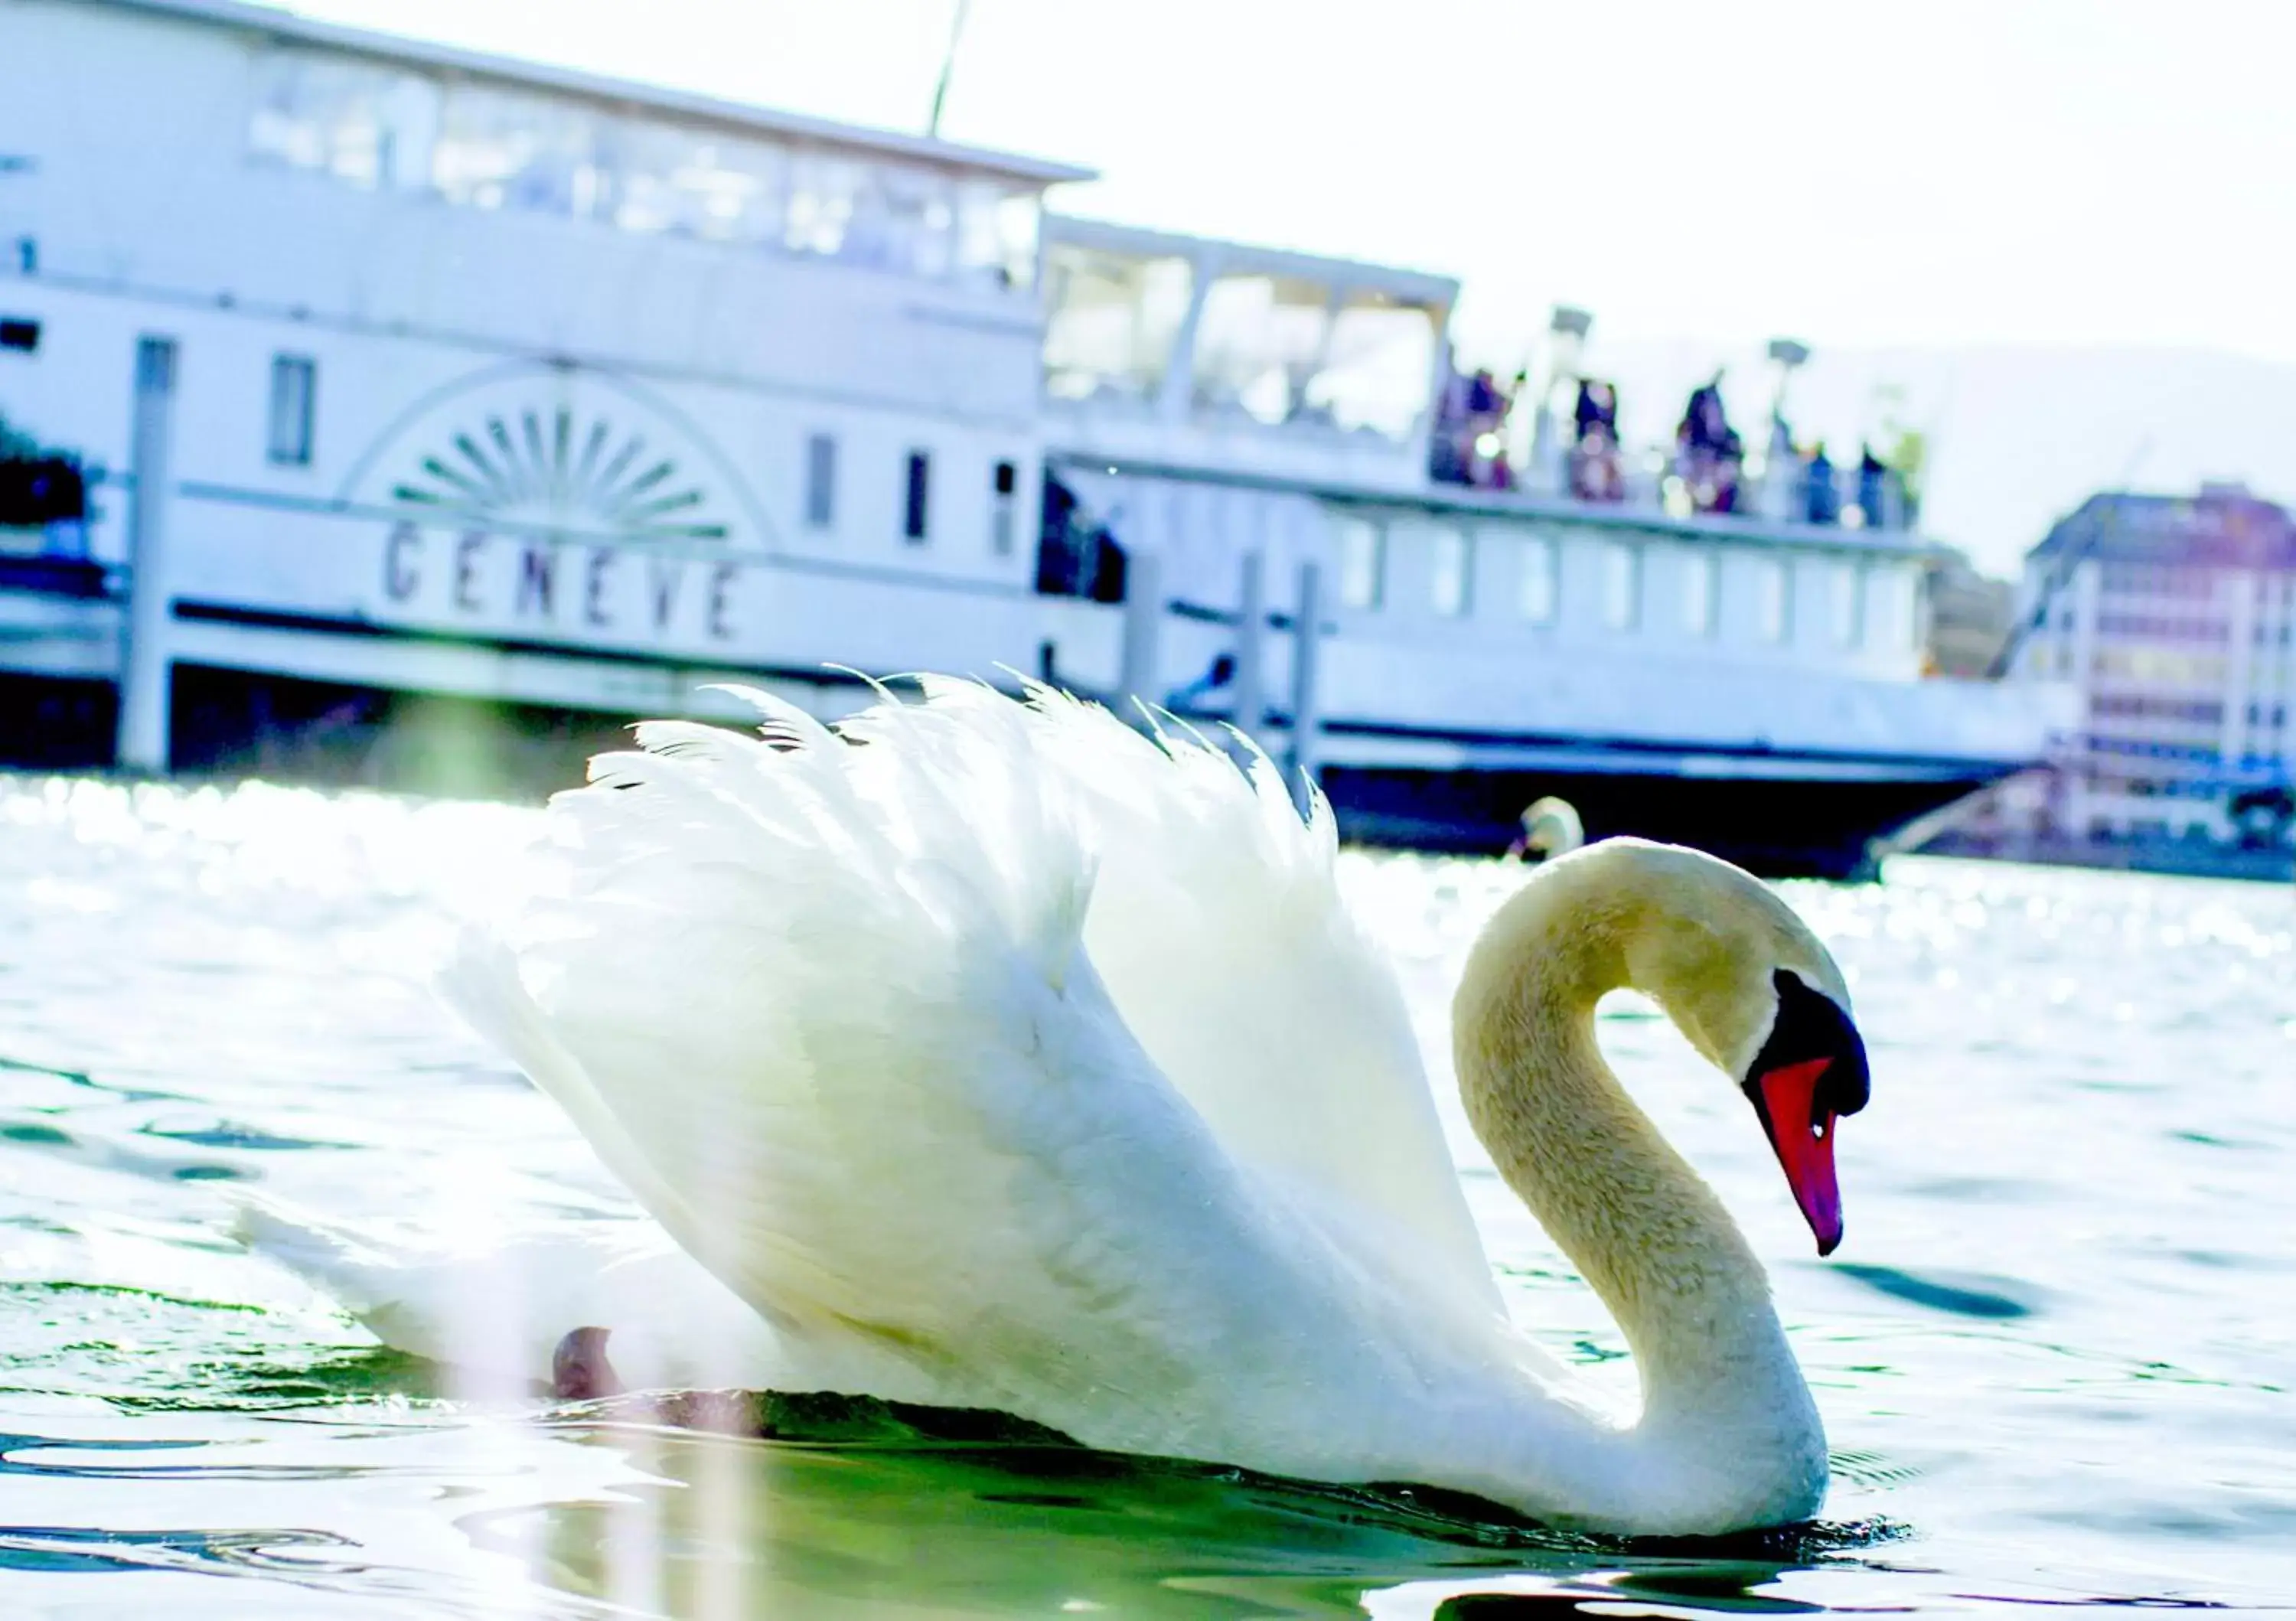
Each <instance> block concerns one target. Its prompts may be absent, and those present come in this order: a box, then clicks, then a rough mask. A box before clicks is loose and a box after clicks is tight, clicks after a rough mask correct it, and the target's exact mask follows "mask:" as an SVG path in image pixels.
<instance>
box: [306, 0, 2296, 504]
mask: <svg viewBox="0 0 2296 1621" xmlns="http://www.w3.org/2000/svg"><path fill="white" fill-rule="evenodd" d="M954 7H955V0H645V3H644V4H643V5H638V4H628V0H622V3H620V4H610V3H608V0H302V4H300V5H299V9H300V10H303V11H305V12H307V13H309V14H312V15H316V16H322V17H325V18H329V19H332V20H339V21H344V22H349V23H354V24H357V25H360V26H364V27H371V28H376V29H389V30H393V31H397V32H402V33H414V34H420V35H423V36H427V37H433V38H438V39H442V40H447V41H450V42H452V43H455V44H458V45H466V46H470V47H473V48H476V49H480V50H487V51H493V52H499V53H507V54H512V55H518V56H524V57H529V58H538V59H545V60H551V61H559V62H562V63H565V64H569V65H571V66H576V67H580V68H584V69H588V70H594V71H600V72H607V73H614V74H619V75H623V76H627V77H631V78H642V79H650V80H654V81H658V82H661V83H665V84H671V85H676V86H682V87H685V88H689V89H694V90H700V91H705V92H708V93H710V94H717V95H722V96H728V97H734V98H737V99H742V100H749V101H754V102H764V103H767V104H769V105H775V106H779V107H784V108H790V109H793V110H797V111H806V112H812V113H817V114H821V115H824V116H828V117H832V118H837V119H847V120H850V121H853V122H857V123H865V124H873V125H881V126H886V127H899V128H906V129H915V128H919V127H922V124H923V121H924V118H925V114H926V110H927V108H928V107H929V105H930V103H931V94H932V86H933V80H934V77H935V75H936V73H937V72H938V70H939V61H940V54H941V51H942V48H943V45H944V43H945V41H946V40H947V36H948V29H949V24H950V20H951V16H952V13H953V11H954ZM2291 61H2296V4H2291V3H2290V0H1892V3H1890V4H1882V3H1881V0H1853V3H1852V4H1841V3H1840V0H1759V3H1758V4H1740V5H1733V4H1728V3H1727V0H1705V3H1703V4H1695V3H1682V0H1576V3H1575V4H1554V3H1552V0H1416V3H1415V4H1412V5H1410V6H1407V7H1406V6H1404V5H1400V4H1393V3H1392V0H1386V3H1381V4H1373V3H1372V0H1155V3H1154V4H1146V3H1144V0H1123V3H1119V0H972V15H971V20H970V23H969V25H968V28H967V29H966V32H965V36H964V44H963V46H962V48H961V51H960V53H959V56H958V60H957V67H956V74H955V80H954V83H953V86H952V88H951V90H950V93H949V97H948V103H947V111H946V114H945V116H944V119H943V124H942V133H943V134H944V135H947V136H949V137H950V138H952V139H955V140H960V141H966V142H971V143H978V144H981V145H987V146H996V147H1004V148H1009V149H1013V150H1017V151H1028V152H1034V153H1038V154H1042V155H1045V156H1048V157H1054V158H1058V159H1062V160H1071V161H1075V162H1078V163H1083V164H1087V165H1089V166H1091V167H1094V168H1098V169H1099V170H1101V171H1102V172H1103V175H1104V176H1105V178H1104V179H1103V180H1102V181H1100V182H1098V183H1096V184H1094V185H1091V186H1089V187H1083V188H1074V189H1070V190H1069V191H1067V192H1063V193H1062V194H1060V196H1059V206H1061V207H1062V208H1064V209H1069V210H1070V211H1073V212H1078V213H1089V214H1099V215H1105V216H1109V217H1115V218H1120V219H1126V220H1129V221H1133V222H1136V223H1139V224H1144V225H1160V226H1166V227H1169V228H1174V229H1178V230H1185V231H1191V232H1194V233H1201V234H1208V235H1233V236H1242V237H1246V238H1249V239H1251V240H1254V241H1259V242H1270V243H1275V244H1278V245H1282V246H1288V247H1296V248H1303V249H1307V250H1313V251H1319V252H1327V253H1337V254H1344V255H1349V256H1352V257H1358V258H1372V259H1380V260H1388V261H1393V262H1398V263H1403V264H1408V265H1412V266H1418V267H1423V268H1426V269H1431V270H1438V271H1442V272H1445V273H1447V274H1455V275H1458V276H1460V277H1461V278H1462V279H1464V281H1465V282H1466V283H1467V294H1466V298H1465V300H1464V303H1463V306H1462V308H1461V312H1460V317H1459V323H1458V329H1459V332H1460V334H1461V337H1462V340H1463V345H1464V348H1465V349H1466V351H1467V353H1468V354H1469V355H1470V356H1473V357H1482V358H1488V359H1490V360H1493V361H1496V362H1498V363H1500V364H1505V365H1507V366H1509V367H1511V366H1512V364H1514V362H1515V361H1516V360H1518V359H1519V358H1520V357H1521V348H1522V345H1523V343H1524V341H1525V340H1527V339H1528V338H1529V335H1530V334H1532V333H1535V332H1537V331H1538V330H1539V329H1540V328H1541V327H1543V325H1544V324H1545V320H1546V310H1547V308H1548V307H1549V306H1550V305H1551V304H1552V303H1554V301H1556V300H1558V299H1562V300H1567V301H1570V302H1573V303H1579V304H1583V305H1585V306H1587V307H1589V308H1591V309H1593V310H1594V311H1595V315H1596V339H1597V341H1598V343H1599V342H1601V341H1603V340H1613V341H1620V342H1622V343H1628V344H1636V343H1639V342H1641V341H1643V340H1657V339H1667V340H1695V341H1696V342H1697V343H1700V344H1710V345H1713V346H1715V348H1716V350H1717V352H1720V351H1721V350H1723V349H1743V348H1747V347H1749V346H1751V345H1753V344H1757V343H1759V341H1760V340H1765V339H1767V338H1768V337H1769V336H1772V335H1774V334H1777V333H1791V334H1793V335H1795V336H1798V337H1800V338H1802V339H1804V340H1808V342H1810V343H1812V344H1813V345H1815V346H1816V348H1817V349H1818V350H1819V352H1820V354H1821V356H1823V355H1824V354H1825V353H1826V352H1827V351H1828V350H1833V351H1835V352H1837V353H1838V352H1841V351H1843V350H1847V349H1857V348H1880V347H1885V346H1886V347H1891V348H1932V347H1944V346H1966V345H1971V344H1980V343H1989V342H2014V343H2018V344H2025V345H2031V344H2039V345H2050V346H2072V347H2079V348H2093V347H2102V346H2112V347H2123V346H2146V347H2151V346H2168V347H2190V348H2213V349H2218V350H2221V351H2226V352H2227V353H2231V354H2236V355H2244V356H2253V357H2255V358H2258V359H2266V360H2276V361H2286V362H2296V294H2292V281H2296V279H2292V274H2291V266H2292V261H2296V78H2291V77H2290V74H2289V71H2288V64H2289V63H2290V62H2291ZM1701 364H1702V363H1701ZM1734 381H1736V377H1735V375H1734ZM1749 381H1751V380H1749ZM1813 381H1816V380H1815V379H1813ZM1670 387H1671V380H1669V388H1670ZM1749 403H1751V402H1749ZM1669 409H1670V410H1671V409H1678V405H1677V404H1675V403H1672V402H1670V403H1669ZM1670 425H1671V424H1670V422H1669V423H1668V424H1667V426H1669V427H1670ZM2139 426H2140V425H2138V424H2135V423H2129V424H2123V423H2122V422H2120V420H2119V419H2116V420H2115V421H2114V422H2112V425H2111V426H2110V427H2109V429H2105V430H2099V434H2098V436H2097V437H2099V438H2100V439H2102V438H2112V439H2113V440H2114V446H2113V447H2112V449H2111V451H2110V453H2109V455H2108V453H2107V452H2106V451H2105V450H2104V449H2103V448H2102V447H2100V448H2099V450H2098V452H2097V455H2098V457H2100V458H2104V460H2109V461H2110V462H2111V463H2112V464H2113V465H2114V466H2119V465H2120V464H2121V463H2125V462H2126V461H2127V459H2128V455H2129V454H2130V453H2129V449H2128V445H2129V443H2133V442H2134V441H2135V440H2136V438H2138V437H2139ZM2098 465H2099V466H2100V467H2102V466H2103V465H2104V461H2100V462H2099V463H2098ZM2154 471H2160V470H2158V469H2155V470H2154ZM2180 471H2181V470H2180ZM2213 471H2225V472H2235V473H2236V472H2243V471H2248V472H2251V473H2255V474H2264V475H2267V482H2270V481H2271V479H2270V476H2269V473H2270V471H2276V470H2265V469H2252V470H2251V469H2242V468H2237V467H2235V468H2218V469H2214V470H2213ZM2084 476H2087V475H2086V474H2084ZM2283 481H2284V480H2283ZM2078 494H2079V492H2071V498H2073V499H2077V498H2078ZM2048 499H2049V501H2050V502H2052V503H2059V504H2060V510H2061V505H2062V503H2063V498H2062V497H2061V496H2060V495H2058V494H2057V493H2055V492H2052V493H2051V495H2049V497H2048ZM2019 521H2020V524H2021V526H2023V525H2027V524H2029V523H2030V521H2031V520H2030V518H2021V519H2020V520H2019ZM2021 532H2022V531H2021ZM2031 537H2032V536H2030V534H2028V535H2027V539H2028V540H2030V538H2031ZM2010 544H2013V536H2011V535H2009V534H2008V533H2007V532H2006V531H2005V532H2004V534H2003V535H2002V536H2000V537H1999V541H1998V545H1999V546H2007V545H2010Z"/></svg>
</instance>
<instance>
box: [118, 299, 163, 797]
mask: <svg viewBox="0 0 2296 1621" xmlns="http://www.w3.org/2000/svg"><path fill="white" fill-rule="evenodd" d="M175 405H176V340H174V339H172V338H143V339H139V340H137V342H136V345H135V426H134V430H133V438H131V440H130V443H129V446H128V459H129V461H130V463H131V464H132V467H131V471H133V473H134V475H135V493H134V495H133V496H132V497H131V498H130V499H129V501H128V504H127V629H126V634H125V636H124V637H123V641H124V642H125V643H126V645H125V646H124V648H123V649H122V657H121V659H120V671H119V734H118V737H117V739H116V741H115V742H114V746H113V757H114V759H115V760H116V761H117V763H118V764H119V767H120V768H121V769H122V770H125V771H136V772H149V773H152V774H159V773H161V772H164V771H166V770H167V769H168V710H169V696H170V695H169V690H168V689H169V686H170V681H169V675H168V669H169V659H168V569H167V544H168V507H169V504H170V503H169V498H168V496H169V491H168V486H169V484H170V483H171V482H172V480H173V472H172V469H171V465H170V463H171V462H172V459H173V458H172V457H171V455H170V454H169V452H170V450H171V448H172V445H171V438H172V436H173V433H174V426H175Z"/></svg>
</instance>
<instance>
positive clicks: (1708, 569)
mask: <svg viewBox="0 0 2296 1621" xmlns="http://www.w3.org/2000/svg"><path fill="white" fill-rule="evenodd" d="M1721 561H1722V560H1721V559H1719V558H1718V557H1716V556H1715V555H1714V554H1713V553H1711V552H1687V553H1684V554H1683V559H1682V628H1683V629H1684V630H1685V631H1687V632H1689V633H1690V634H1692V635H1693V636H1710V635H1712V634H1714V604H1715V601H1716V599H1717V597H1718V596H1719V595H1720V593H1719V592H1718V591H1717V590H1716V589H1715V586H1716V584H1717V577H1718V575H1719V573H1720V571H1721Z"/></svg>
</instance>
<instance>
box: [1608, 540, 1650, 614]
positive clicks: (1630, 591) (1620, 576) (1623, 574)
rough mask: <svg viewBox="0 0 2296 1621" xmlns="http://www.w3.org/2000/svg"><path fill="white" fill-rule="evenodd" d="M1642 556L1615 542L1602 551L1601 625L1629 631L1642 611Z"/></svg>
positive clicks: (1629, 546)
mask: <svg viewBox="0 0 2296 1621" xmlns="http://www.w3.org/2000/svg"><path fill="white" fill-rule="evenodd" d="M1642 594H1643V553H1642V548H1641V547H1640V546H1631V545H1626V544H1620V543H1619V542H1617V541H1611V542H1608V543H1606V544H1604V545H1603V627H1604V628H1605V629H1609V630H1632V629H1633V628H1634V627H1635V625H1636V620H1637V619H1638V618H1639V617H1640V615H1641V611H1642Z"/></svg>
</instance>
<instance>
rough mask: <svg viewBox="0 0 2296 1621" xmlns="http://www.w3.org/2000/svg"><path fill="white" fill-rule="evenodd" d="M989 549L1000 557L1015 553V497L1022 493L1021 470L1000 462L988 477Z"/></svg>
mask: <svg viewBox="0 0 2296 1621" xmlns="http://www.w3.org/2000/svg"><path fill="white" fill-rule="evenodd" d="M988 488H989V500H988V549H989V550H990V551H991V552H994V553H996V555H997V556H999V557H1010V556H1011V555H1012V554H1013V522H1014V516H1013V497H1014V496H1015V495H1018V494H1019V493H1020V489H1021V470H1020V469H1019V468H1018V467H1017V466H1015V465H1014V464H1013V463H1010V462H999V463H996V470H995V471H993V472H992V473H991V474H990V475H989V479H988Z"/></svg>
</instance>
